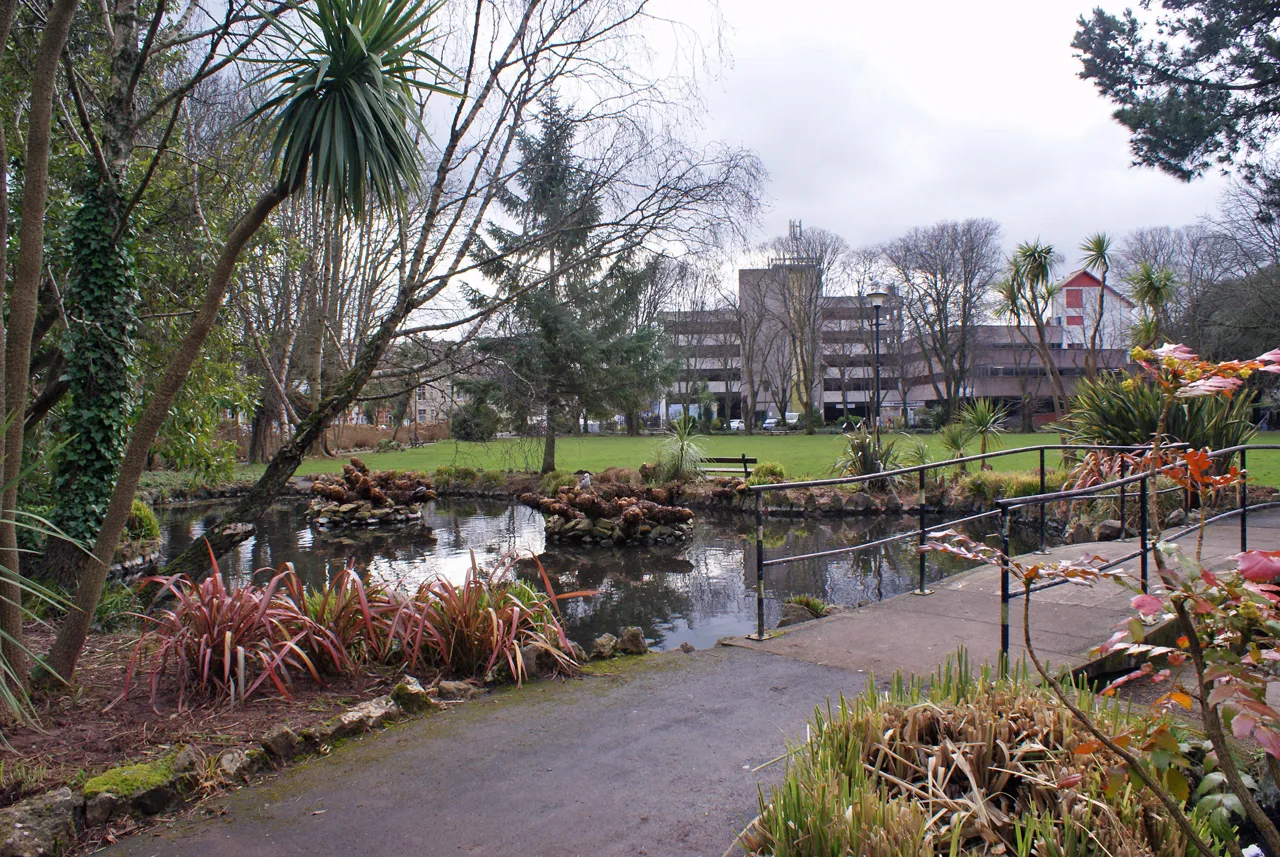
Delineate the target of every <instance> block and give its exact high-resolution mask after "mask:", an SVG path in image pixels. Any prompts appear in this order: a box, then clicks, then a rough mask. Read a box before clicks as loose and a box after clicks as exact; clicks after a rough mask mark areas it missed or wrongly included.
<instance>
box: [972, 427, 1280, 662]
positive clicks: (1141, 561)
mask: <svg viewBox="0 0 1280 857" xmlns="http://www.w3.org/2000/svg"><path fill="white" fill-rule="evenodd" d="M1265 450H1280V444H1272V443H1252V444H1240V445H1239V446H1231V447H1227V448H1226V449H1220V450H1216V451H1213V452H1210V453H1209V457H1210V458H1214V459H1216V458H1226V459H1230V458H1232V457H1234V456H1236V455H1239V457H1240V479H1239V481H1238V483H1237V488H1236V495H1237V503H1236V507H1235V508H1234V509H1226V510H1224V511H1222V512H1219V513H1217V514H1215V515H1211V516H1210V517H1207V518H1205V517H1203V515H1204V513H1205V512H1206V511H1207V510H1201V516H1202V520H1201V521H1199V522H1197V523H1196V524H1194V525H1191V526H1188V527H1184V528H1182V529H1180V530H1177V531H1176V532H1174V533H1172V534H1169V535H1166V536H1164V538H1163V541H1166V542H1173V541H1177V540H1178V539H1180V538H1182V537H1183V536H1186V535H1189V534H1191V533H1194V532H1196V531H1197V530H1198V529H1199V528H1200V527H1201V526H1207V525H1209V524H1212V523H1214V522H1215V521H1221V520H1225V519H1227V518H1230V517H1232V516H1233V515H1238V516H1239V517H1240V550H1241V551H1246V550H1248V549H1249V510H1250V509H1253V510H1254V511H1257V510H1259V509H1269V508H1275V507H1280V502H1275V501H1269V502H1266V503H1258V504H1256V505H1253V506H1251V505H1250V504H1249V491H1248V487H1249V486H1248V463H1249V462H1248V454H1249V452H1250V451H1255V452H1260V451H1265ZM1174 467H1177V464H1176V463H1172V464H1167V465H1165V466H1163V467H1161V468H1160V469H1159V470H1157V471H1156V472H1155V473H1152V472H1151V471H1149V470H1148V471H1144V472H1142V473H1136V474H1132V475H1129V476H1124V477H1121V478H1119V479H1115V480H1112V481H1110V482H1103V483H1100V484H1098V485H1093V486H1089V487H1087V488H1076V489H1071V490H1067V491H1053V492H1048V493H1041V494H1037V495H1033V496H1028V497H1011V498H1008V499H1004V500H997V501H996V506H997V511H998V512H999V514H1000V548H1001V552H1002V553H1003V554H1004V557H1005V560H1004V562H1003V563H1002V565H1001V569H1000V655H1001V661H1002V662H1007V661H1008V655H1009V605H1010V603H1011V602H1013V601H1014V600H1016V599H1018V598H1022V597H1029V596H1030V594H1031V593H1035V592H1041V591H1043V590H1045V589H1051V588H1053V587H1055V586H1060V585H1062V584H1064V583H1067V582H1068V581H1067V580H1065V579H1061V578H1060V579H1057V580H1051V581H1047V582H1045V583H1043V584H1040V585H1039V586H1034V587H1031V588H1030V590H1027V589H1023V590H1022V591H1020V592H1010V587H1009V563H1008V558H1009V519H1010V515H1011V514H1012V513H1013V512H1014V511H1016V510H1018V509H1020V508H1024V507H1027V506H1032V505H1036V506H1039V507H1040V509H1041V514H1043V509H1044V507H1045V505H1046V504H1048V503H1054V502H1063V501H1069V500H1077V499H1082V498H1086V497H1092V496H1097V495H1098V494H1101V493H1103V492H1104V491H1111V490H1115V489H1118V490H1119V491H1121V492H1123V491H1125V490H1126V489H1127V487H1128V486H1130V485H1134V484H1137V485H1138V497H1139V501H1138V503H1139V507H1140V512H1139V516H1138V534H1137V535H1138V548H1137V550H1134V551H1131V552H1129V553H1127V554H1125V555H1124V556H1120V557H1116V558H1115V559H1112V560H1109V561H1107V562H1106V563H1104V564H1102V565H1100V566H1098V570H1099V571H1107V570H1109V569H1112V568H1115V567H1117V566H1119V565H1120V564H1122V563H1126V562H1130V561H1132V560H1134V559H1137V560H1138V585H1139V587H1140V588H1141V590H1142V591H1143V592H1147V591H1148V589H1149V588H1150V575H1149V557H1150V555H1151V551H1152V550H1153V549H1154V548H1155V544H1154V543H1152V541H1151V531H1152V530H1151V521H1150V520H1149V513H1148V509H1149V508H1150V502H1149V501H1150V497H1151V495H1150V492H1151V491H1152V490H1154V488H1153V485H1152V484H1151V480H1152V479H1153V478H1155V477H1158V476H1161V475H1163V474H1164V473H1165V472H1167V471H1168V470H1170V469H1171V468H1174ZM1166 490H1169V489H1166ZM1172 490H1174V491H1179V492H1182V491H1183V489H1182V488H1175V489H1172ZM1121 496H1122V497H1123V494H1121ZM1192 497H1193V495H1192V493H1191V491H1190V490H1189V489H1188V490H1186V491H1185V492H1184V505H1183V508H1184V509H1185V510H1186V511H1188V512H1190V511H1191V504H1192ZM1122 514H1123V513H1122ZM1123 521H1124V518H1123V517H1121V522H1122V526H1123ZM1156 523H1157V529H1156V532H1157V534H1158V535H1159V534H1161V533H1160V528H1159V526H1158V524H1159V522H1156Z"/></svg>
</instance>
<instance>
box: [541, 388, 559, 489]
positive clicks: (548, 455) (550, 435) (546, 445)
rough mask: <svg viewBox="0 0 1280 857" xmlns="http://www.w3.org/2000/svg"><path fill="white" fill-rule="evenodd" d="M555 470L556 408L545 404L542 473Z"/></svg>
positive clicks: (550, 403) (551, 404)
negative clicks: (545, 435) (545, 433)
mask: <svg viewBox="0 0 1280 857" xmlns="http://www.w3.org/2000/svg"><path fill="white" fill-rule="evenodd" d="M555 469H556V406H555V403H554V402H548V403H547V437H546V440H545V441H544V442H543V444H542V472H543V473H550V472H551V471H553V470H555Z"/></svg>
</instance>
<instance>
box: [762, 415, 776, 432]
mask: <svg viewBox="0 0 1280 857" xmlns="http://www.w3.org/2000/svg"><path fill="white" fill-rule="evenodd" d="M777 427H778V418H777V417H769V419H767V420H765V421H764V422H762V423H761V424H760V428H762V429H764V430H765V431H773V430H775V429H776V428H777Z"/></svg>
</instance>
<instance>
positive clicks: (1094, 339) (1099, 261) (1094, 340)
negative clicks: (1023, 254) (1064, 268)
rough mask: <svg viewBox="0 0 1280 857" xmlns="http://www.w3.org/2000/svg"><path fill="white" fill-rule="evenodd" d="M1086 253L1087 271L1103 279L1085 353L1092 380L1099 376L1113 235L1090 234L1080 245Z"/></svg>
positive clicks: (1086, 372)
mask: <svg viewBox="0 0 1280 857" xmlns="http://www.w3.org/2000/svg"><path fill="white" fill-rule="evenodd" d="M1080 250H1081V251H1082V252H1083V253H1084V258H1083V259H1082V260H1081V261H1082V262H1083V263H1084V269H1085V270H1086V271H1093V272H1094V273H1096V274H1097V275H1098V280H1099V281H1101V284H1102V285H1101V287H1100V288H1099V289H1098V308H1097V310H1096V315H1094V318H1093V329H1092V330H1090V331H1089V350H1088V351H1086V352H1085V355H1084V371H1085V375H1086V376H1087V377H1088V378H1089V380H1090V381H1092V380H1093V379H1094V378H1096V377H1098V351H1099V350H1100V349H1101V346H1102V341H1101V340H1102V320H1103V318H1104V317H1105V316H1106V311H1107V271H1109V270H1111V236H1110V235H1108V234H1107V233H1105V232H1097V233H1095V234H1093V235H1090V236H1089V237H1088V238H1086V239H1085V240H1084V243H1083V244H1081V245H1080Z"/></svg>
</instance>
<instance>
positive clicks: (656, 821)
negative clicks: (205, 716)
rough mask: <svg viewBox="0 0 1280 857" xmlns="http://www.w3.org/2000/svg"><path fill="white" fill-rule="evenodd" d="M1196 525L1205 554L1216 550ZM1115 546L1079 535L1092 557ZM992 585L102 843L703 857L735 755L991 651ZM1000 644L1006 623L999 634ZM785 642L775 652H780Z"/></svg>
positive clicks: (147, 848) (226, 850)
mask: <svg viewBox="0 0 1280 857" xmlns="http://www.w3.org/2000/svg"><path fill="white" fill-rule="evenodd" d="M1250 529H1251V533H1252V534H1253V542H1254V544H1253V546H1254V547H1259V548H1268V547H1270V548H1275V547H1280V513H1266V514H1258V515H1255V516H1252V519H1251V522H1250ZM1236 532H1237V531H1236V530H1235V529H1233V528H1231V527H1229V526H1219V527H1217V528H1214V529H1213V530H1212V531H1211V535H1210V539H1209V542H1208V549H1207V550H1206V556H1207V558H1209V559H1210V561H1211V562H1217V561H1220V560H1222V559H1223V558H1224V557H1226V556H1228V555H1230V554H1232V553H1234V552H1235V551H1236V549H1237V546H1238V545H1237V543H1233V541H1232V539H1233V538H1235V537H1236V536H1235V533H1236ZM1127 550H1132V543H1118V544H1117V543H1110V544H1104V545H1096V546H1082V545H1078V546H1075V547H1072V548H1063V549H1059V552H1060V553H1066V554H1068V555H1076V556H1078V555H1080V554H1081V553H1085V552H1096V553H1102V554H1106V553H1107V552H1109V551H1110V552H1112V554H1111V555H1113V556H1114V555H1116V552H1124V551H1127ZM996 587H998V579H997V578H996V577H995V576H994V574H993V573H992V572H989V571H986V570H977V571H974V572H968V573H965V574H962V575H958V576H956V577H953V578H950V579H948V580H947V581H945V582H943V583H942V584H940V585H939V586H938V592H937V594H935V595H932V596H928V597H917V596H912V595H903V596H899V597H898V598H896V599H892V600H890V601H887V602H883V603H881V604H877V605H872V606H870V607H867V608H864V609H862V610H859V611H856V612H855V613H851V614H845V615H842V616H837V617H832V618H830V619H825V620H819V621H817V622H813V623H807V624H805V625H801V626H799V627H797V628H796V629H793V630H791V631H790V632H788V633H786V634H784V635H783V636H781V637H780V638H777V639H775V640H772V641H769V642H766V643H764V644H751V645H752V646H753V647H754V648H758V649H764V651H756V650H753V649H752V648H745V647H741V646H734V647H722V648H716V649H712V650H706V651H699V652H695V653H693V654H691V655H685V654H683V653H680V652H674V653H670V654H665V655H655V656H651V657H648V658H644V659H637V660H630V661H628V660H624V661H621V662H619V663H618V664H617V665H616V666H611V667H610V668H611V669H617V670H618V675H617V676H614V677H599V676H591V677H587V678H584V679H582V680H580V681H569V682H538V683H534V684H531V685H527V686H526V687H525V688H523V689H520V690H512V691H505V692H500V693H495V694H493V695H491V696H488V697H485V698H483V699H482V700H478V701H475V702H471V703H467V704H466V705H464V706H461V707H459V708H456V709H454V710H451V711H449V712H446V713H442V714H435V715H431V716H429V717H426V718H423V719H421V720H417V721H413V722H410V723H406V724H402V725H399V726H395V727H393V728H391V729H389V730H387V731H386V732H384V733H381V734H378V735H371V736H366V737H365V738H362V739H360V740H357V741H352V742H349V743H348V744H346V745H344V746H342V747H339V748H338V749H337V750H335V751H334V752H333V753H332V754H331V755H329V756H327V757H324V758H317V759H312V760H309V761H307V762H305V763H303V764H301V765H298V766H297V767H294V768H292V769H289V770H286V771H284V772H283V773H282V774H280V775H279V776H278V777H276V778H274V779H271V780H268V781H266V782H263V783H259V784H256V785H252V786H248V787H245V788H243V789H241V790H239V791H236V792H233V793H230V794H227V795H224V796H221V797H219V798H217V799H216V800H215V801H214V802H213V804H212V808H214V809H215V810H218V811H221V814H216V815H214V816H213V817H206V818H199V819H194V820H187V821H182V822H179V823H176V824H173V825H170V826H168V827H166V828H162V829H160V830H157V831H155V832H153V833H149V834H144V835H142V836H138V837H135V838H133V839H130V840H127V841H125V842H124V843H122V844H120V845H118V846H115V847H114V848H112V849H110V850H109V853H111V854H116V855H184V857H187V855H189V857H204V855H226V857H232V855H234V857H257V855H264V857H265V855H272V857H293V855H332V857H342V856H343V855H364V854H369V853H376V854H379V855H386V857H395V855H415V857H437V855H440V857H446V855H455V854H466V855H485V857H514V855H520V857H575V855H581V857H612V855H618V857H623V855H625V857H639V855H652V857H685V855H700V857H720V855H722V854H723V853H724V852H725V850H726V849H727V848H728V847H729V846H730V845H731V843H732V841H733V838H734V836H735V835H736V833H737V832H738V831H739V830H741V828H742V827H743V826H744V825H745V824H746V823H747V822H748V821H749V820H750V819H751V818H752V817H753V816H754V815H755V812H756V809H757V798H756V790H757V786H758V785H759V784H766V785H767V784H768V783H770V782H773V781H775V780H776V779H777V778H778V777H779V776H780V775H781V773H782V765H781V764H776V765H773V766H770V767H769V768H766V769H765V770H763V771H761V772H758V773H757V772H754V771H753V769H754V768H755V767H756V766H758V765H761V764H762V763H764V762H766V761H768V760H770V759H772V758H774V757H776V756H778V755H779V754H780V753H781V752H783V750H784V747H785V743H786V741H787V740H788V739H794V738H795V737H797V736H799V735H800V734H801V733H802V731H803V729H804V723H805V721H806V719H807V718H808V717H809V716H810V715H811V714H812V712H813V708H814V706H815V705H818V704H820V703H823V702H824V701H825V700H826V699H828V698H829V697H833V696H835V695H837V694H839V693H842V692H843V693H845V694H846V695H848V694H853V693H856V692H858V691H860V690H861V689H862V687H863V683H864V681H865V677H866V673H867V672H870V671H873V670H874V671H875V672H876V673H877V674H878V675H886V676H887V675H888V674H889V673H891V672H892V671H893V670H894V669H897V668H901V669H908V670H918V671H922V672H923V671H930V670H932V669H933V668H934V667H935V666H936V665H937V664H938V663H939V662H940V661H942V660H943V659H944V658H945V657H946V656H947V655H948V654H949V653H951V652H952V651H954V650H955V648H956V646H957V645H959V644H961V643H963V644H965V645H966V646H968V648H969V650H970V652H971V654H972V655H973V656H974V659H975V661H977V660H982V659H993V658H994V654H995V652H996V651H997V649H998V643H999V625H998V619H999V616H998V608H999V601H998V597H997V593H998V589H997V588H996ZM1127 602H1128V596H1127V595H1126V594H1124V593H1123V591H1121V590H1119V589H1118V587H1114V586H1112V585H1109V584H1108V585H1100V586H1099V587H1097V588H1096V589H1086V588H1078V587H1066V586H1064V587H1059V588H1057V589H1055V590H1052V591H1051V592H1050V593H1042V594H1040V595H1037V596H1036V597H1035V600H1034V601H1033V616H1034V621H1035V623H1036V626H1035V627H1036V629H1037V630H1036V636H1037V638H1038V640H1039V645H1041V646H1042V647H1043V651H1045V652H1046V653H1049V654H1050V656H1051V657H1052V658H1053V659H1054V660H1055V661H1058V662H1063V661H1066V660H1071V659H1073V658H1079V657H1080V656H1081V654H1082V652H1083V651H1085V650H1086V649H1087V648H1088V647H1089V646H1092V645H1094V644H1096V643H1097V642H1099V641H1100V640H1102V639H1104V638H1105V637H1106V636H1108V635H1109V633H1110V628H1111V626H1112V625H1113V624H1115V622H1116V621H1118V620H1119V619H1121V618H1123V617H1125V616H1127V615H1128V611H1127ZM1015 639H1016V634H1015ZM778 655H786V657H778Z"/></svg>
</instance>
